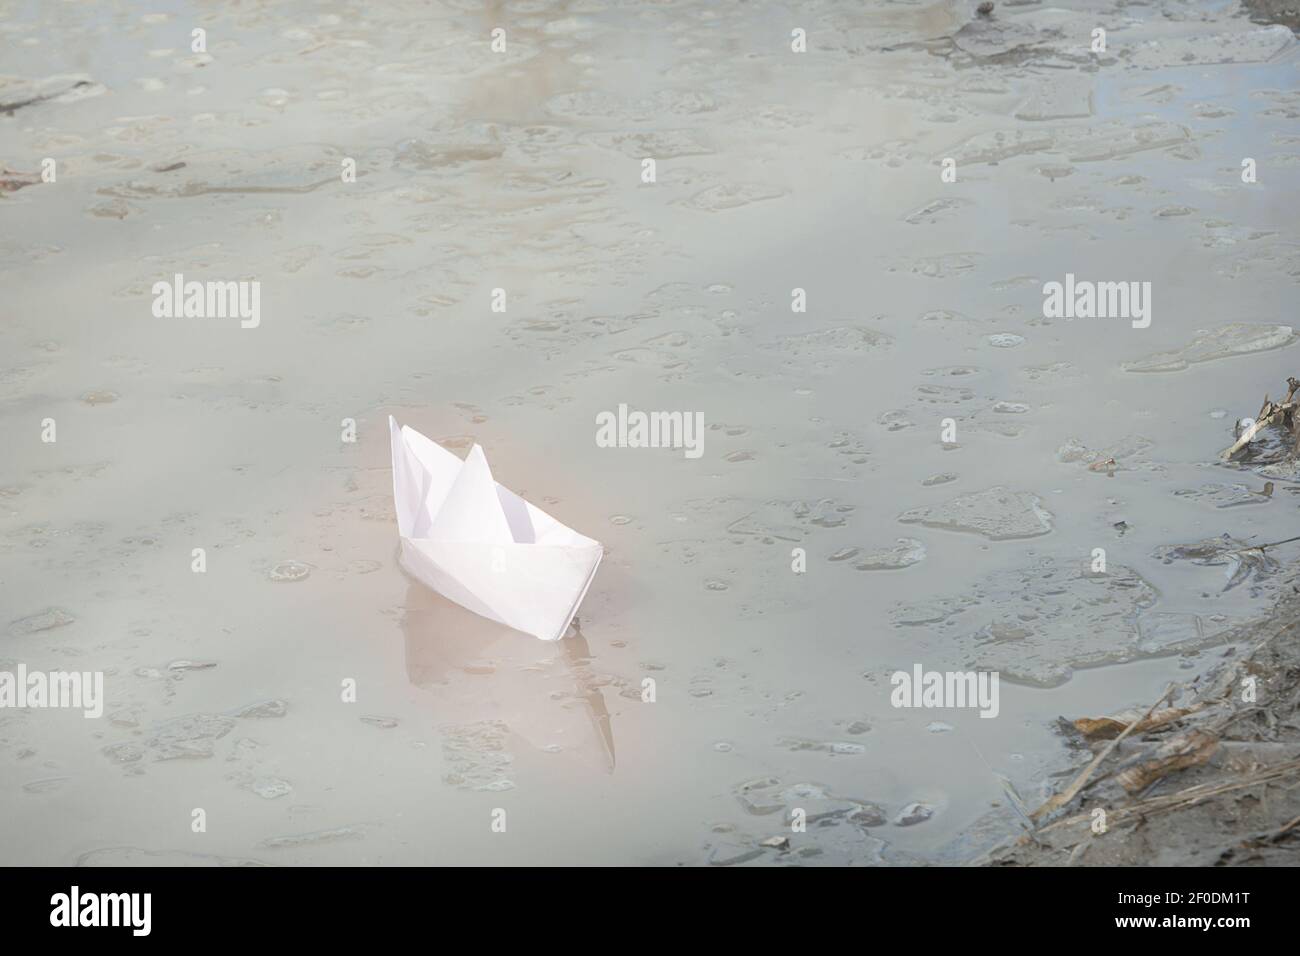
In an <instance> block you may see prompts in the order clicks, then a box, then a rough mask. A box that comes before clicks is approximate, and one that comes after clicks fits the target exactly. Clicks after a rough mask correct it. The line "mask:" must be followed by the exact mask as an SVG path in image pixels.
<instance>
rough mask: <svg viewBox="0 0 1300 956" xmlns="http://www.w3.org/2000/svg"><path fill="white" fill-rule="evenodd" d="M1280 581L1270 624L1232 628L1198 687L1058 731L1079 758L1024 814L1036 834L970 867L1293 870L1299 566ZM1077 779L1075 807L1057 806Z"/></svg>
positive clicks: (1297, 803)
mask: <svg viewBox="0 0 1300 956" xmlns="http://www.w3.org/2000/svg"><path fill="white" fill-rule="evenodd" d="M1282 573H1283V574H1284V575H1285V576H1286V577H1285V580H1284V583H1283V588H1282V591H1281V593H1282V597H1281V598H1280V599H1279V601H1278V603H1277V607H1276V609H1275V613H1274V614H1273V615H1272V616H1271V617H1269V618H1268V619H1266V620H1264V621H1262V622H1256V623H1255V624H1252V625H1247V626H1243V627H1240V628H1238V629H1237V630H1236V631H1234V632H1233V634H1232V636H1231V639H1230V641H1229V642H1228V644H1227V645H1226V646H1225V647H1224V648H1223V649H1222V650H1218V651H1215V652H1214V653H1215V655H1216V656H1217V657H1218V658H1219V661H1218V662H1217V663H1216V664H1215V665H1214V666H1213V667H1211V668H1210V669H1209V670H1208V671H1206V672H1205V673H1203V674H1202V675H1201V676H1200V677H1198V678H1196V679H1195V680H1193V681H1191V682H1189V683H1188V684H1186V685H1182V686H1174V687H1172V688H1171V689H1170V690H1169V691H1168V692H1166V695H1165V696H1164V697H1163V698H1162V699H1161V700H1159V701H1154V702H1151V703H1150V704H1149V705H1146V706H1143V707H1141V708H1140V709H1139V710H1135V711H1133V712H1131V713H1129V712H1126V713H1124V714H1119V715H1112V716H1113V718H1114V719H1109V720H1108V719H1104V718H1103V719H1098V718H1102V715H1089V716H1088V717H1083V716H1081V715H1070V718H1069V719H1068V720H1063V721H1062V729H1063V732H1064V733H1066V734H1067V736H1068V737H1069V738H1070V739H1071V740H1072V741H1073V742H1074V745H1075V746H1077V748H1078V754H1079V761H1078V769H1077V773H1076V771H1071V772H1070V773H1069V774H1067V775H1065V776H1064V777H1063V778H1062V780H1061V785H1060V787H1059V788H1058V790H1057V794H1058V796H1057V797H1055V798H1053V800H1050V801H1048V802H1047V803H1046V804H1044V807H1043V808H1041V809H1039V810H1035V811H1033V812H1027V816H1028V817H1030V818H1031V819H1033V820H1034V822H1035V823H1036V824H1037V829H1036V830H1035V831H1033V832H1032V833H1031V832H1029V828H1028V826H1026V832H1025V834H1024V835H1022V836H1021V837H1019V838H1018V839H1015V840H1014V841H1011V842H1009V843H1007V844H1004V845H1002V846H1000V847H998V848H995V849H994V850H993V851H992V852H990V853H989V854H988V855H987V856H986V857H985V858H983V859H982V860H981V861H980V862H981V863H982V864H983V865H986V866H1060V865H1078V866H1246V865H1294V864H1295V863H1296V862H1297V861H1298V860H1300V786H1297V784H1298V783H1300V712H1298V708H1300V564H1292V565H1291V566H1290V567H1288V568H1287V569H1286V570H1285V571H1283V572H1282ZM1125 731H1127V735H1126V736H1123V737H1122V739H1121V735H1122V734H1123V733H1124V732H1125ZM1117 739H1118V743H1116V740H1117ZM1098 758H1101V759H1100V760H1099V761H1098ZM1094 761H1098V762H1097V763H1096V766H1095V767H1093V766H1091V765H1092V763H1093V762H1094ZM1090 767H1091V770H1092V772H1091V773H1090V774H1088V773H1086V768H1090ZM1081 780H1083V781H1084V782H1083V784H1082V786H1081V787H1080V788H1079V789H1078V790H1077V792H1076V793H1075V796H1074V797H1073V798H1072V799H1069V800H1066V799H1063V798H1062V797H1063V796H1068V795H1069V794H1070V792H1071V791H1072V789H1073V788H1074V786H1075V785H1077V784H1078V783H1079V782H1080V781H1081ZM1043 811H1047V812H1043Z"/></svg>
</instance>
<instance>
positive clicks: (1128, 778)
mask: <svg viewBox="0 0 1300 956" xmlns="http://www.w3.org/2000/svg"><path fill="white" fill-rule="evenodd" d="M1218 749H1219V738H1218V737H1216V736H1214V734H1211V733H1207V732H1206V731H1204V730H1189V731H1187V732H1186V733H1183V734H1179V735H1178V736H1177V737H1174V738H1172V739H1170V740H1167V741H1165V742H1164V743H1163V744H1161V745H1160V746H1159V747H1157V748H1156V749H1155V750H1154V751H1153V752H1152V753H1150V754H1144V755H1142V756H1141V757H1138V758H1137V760H1136V761H1135V762H1134V763H1132V764H1131V765H1129V766H1128V767H1126V768H1125V769H1123V770H1121V771H1120V772H1119V773H1118V774H1116V775H1115V779H1116V780H1118V781H1119V785H1120V786H1121V787H1123V788H1124V789H1125V790H1126V791H1127V792H1128V793H1141V792H1142V791H1143V790H1145V789H1147V787H1149V786H1151V785H1152V784H1153V783H1155V782H1156V781H1157V780H1160V779H1161V778H1162V777H1165V776H1166V775H1168V774H1171V773H1173V772H1174V771H1175V770H1185V769H1187V768H1188V767H1199V766H1200V765H1201V764H1203V763H1205V762H1206V761H1207V760H1209V759H1210V757H1212V756H1213V755H1214V752H1215V751H1216V750H1218Z"/></svg>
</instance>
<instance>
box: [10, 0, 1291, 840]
mask: <svg viewBox="0 0 1300 956" xmlns="http://www.w3.org/2000/svg"><path fill="white" fill-rule="evenodd" d="M970 6H972V7H973V4H972V5H970ZM971 17H972V12H971V10H970V9H968V6H967V5H966V4H947V3H940V4H932V5H920V4H904V3H873V4H870V5H866V6H863V5H858V4H853V5H846V4H839V3H817V4H811V5H807V4H805V5H800V7H799V8H798V9H797V10H795V9H793V8H787V7H785V6H783V5H780V4H747V5H743V6H739V7H731V6H719V5H714V4H706V3H677V4H667V5H649V4H632V3H628V4H617V3H610V4H606V3H599V2H588V3H580V2H579V3H570V4H562V3H545V2H529V3H522V2H521V3H516V4H500V5H492V6H490V7H488V8H486V10H485V9H484V8H482V7H481V6H480V5H479V4H471V3H468V2H462V3H454V4H445V5H435V6H433V7H430V6H429V5H428V4H424V3H418V4H416V3H407V4H401V3H382V4H330V3H310V4H309V3H301V4H292V3H290V4H277V5H252V6H247V7H246V6H228V5H216V6H214V5H211V4H187V3H173V4H158V5H155V6H153V7H142V6H140V5H138V4H127V3H120V4H115V3H86V4H80V5H72V6H70V5H66V4H62V5H58V6H49V7H47V6H44V5H41V6H38V5H32V4H24V3H16V2H7V3H0V28H2V29H3V31H4V34H5V41H6V54H5V59H4V66H3V71H4V74H5V76H4V78H3V83H4V85H3V86H0V102H5V103H16V102H20V101H24V100H30V99H33V98H36V97H47V96H48V98H44V99H41V100H40V101H39V102H35V103H32V104H30V105H27V106H22V107H19V108H16V109H14V110H13V112H12V114H11V115H7V116H0V137H2V140H0V141H2V142H3V144H4V147H5V148H4V151H3V152H4V157H5V158H4V165H5V168H6V170H7V172H6V176H7V177H9V178H10V179H11V180H17V179H20V178H23V177H25V178H26V180H27V181H32V180H39V178H40V176H39V174H40V171H41V165H42V160H43V159H44V158H46V157H50V158H53V159H55V160H56V169H57V179H56V181H55V182H53V183H41V182H39V181H32V184H31V185H27V186H24V187H23V188H12V187H11V188H10V189H9V190H8V191H6V192H5V194H4V198H3V200H0V203H2V204H0V216H2V217H3V222H4V232H3V237H2V242H0V270H2V276H0V280H2V282H3V287H4V289H5V290H6V293H7V294H6V295H5V296H4V298H3V323H0V344H2V348H0V402H2V404H0V428H2V429H3V435H4V445H5V449H6V453H5V455H4V458H3V461H2V462H0V503H2V504H3V511H2V512H0V610H2V611H3V615H2V617H3V620H0V625H3V627H4V628H5V630H4V633H3V635H2V636H0V662H3V664H4V666H5V667H6V668H9V669H12V667H13V666H16V664H17V663H19V662H22V663H25V664H26V665H27V667H28V668H29V669H45V670H53V669H77V670H102V671H104V672H105V673H106V693H107V697H108V700H107V705H106V711H105V716H104V717H103V718H102V719H100V720H98V721H91V720H84V719H83V718H82V717H81V716H80V715H78V714H73V713H68V712H64V711H57V710H40V709H28V710H18V711H14V710H8V711H0V820H3V821H4V823H3V824H0V848H2V849H0V857H2V858H3V860H4V862H8V863H69V862H73V861H82V862H86V863H114V862H145V863H148V862H164V863H186V864H189V863H195V864H199V863H221V862H239V861H260V862H263V863H271V864H294V863H371V864H373V863H439V862H443V863H523V862H539V861H548V862H572V863H586V862H619V863H623V862H628V863H660V864H672V863H687V864H697V863H706V862H711V863H746V862H753V863H761V862H769V863H774V862H795V861H798V862H808V863H817V862H908V861H912V860H940V861H955V860H962V859H965V858H967V857H969V856H970V855H971V854H973V853H974V852H975V851H977V850H979V849H981V848H982V847H983V846H985V845H986V844H987V843H988V842H989V841H991V840H995V839H999V838H1001V837H1002V836H1005V835H1006V834H1008V833H1012V832H1015V829H1016V827H1017V822H1016V821H1017V818H1016V815H1015V813H1014V811H1013V809H1012V808H1011V806H1010V803H1009V799H1008V797H1007V794H1006V787H1007V785H1008V784H1009V785H1010V786H1011V787H1014V789H1015V790H1016V791H1017V792H1018V793H1019V794H1020V795H1021V797H1022V798H1023V799H1024V800H1025V801H1026V802H1027V803H1029V804H1030V805H1033V804H1036V803H1037V802H1038V801H1039V800H1040V799H1041V798H1042V797H1043V796H1044V795H1045V794H1046V793H1047V792H1048V789H1047V788H1050V786H1051V785H1052V783H1053V779H1054V778H1053V774H1057V773H1059V772H1060V771H1061V770H1062V768H1063V767H1065V766H1067V765H1068V764H1069V762H1070V759H1069V755H1068V752H1067V749H1066V742H1065V741H1064V740H1063V739H1062V738H1061V737H1059V736H1057V734H1056V733H1055V731H1054V721H1055V718H1056V717H1057V716H1058V715H1061V714H1070V715H1074V714H1079V713H1088V714H1094V713H1101V712H1106V711H1109V710H1114V709H1118V708H1121V707H1125V706H1130V705H1133V704H1136V703H1140V702H1146V701H1149V700H1150V699H1152V698H1153V697H1154V696H1155V695H1157V694H1158V693H1159V691H1160V689H1161V688H1163V686H1164V685H1165V683H1166V682H1167V681H1169V680H1171V679H1177V678H1179V677H1185V676H1188V675H1189V674H1190V673H1193V672H1195V671H1196V670H1197V669H1199V668H1201V667H1204V666H1205V664H1206V662H1207V660H1208V659H1209V656H1210V655H1212V654H1213V653H1215V652H1214V651H1213V650H1212V648H1213V646H1214V644H1215V642H1216V635H1220V634H1221V633H1222V632H1223V630H1224V629H1225V628H1226V627H1228V626H1229V625H1231V624H1232V623H1234V622H1238V621H1243V620H1246V619H1249V618H1251V617H1252V616H1256V615H1259V614H1261V613H1263V612H1264V611H1265V610H1266V609H1267V607H1268V605H1269V603H1270V596H1271V594H1270V582H1269V580H1268V577H1267V575H1263V576H1259V577H1253V578H1251V579H1250V580H1249V581H1247V582H1246V583H1244V584H1242V585H1240V586H1237V587H1234V588H1232V589H1231V590H1228V591H1224V590H1223V588H1224V586H1225V584H1226V583H1227V580H1228V574H1230V573H1231V570H1232V568H1231V567H1225V566H1224V565H1223V564H1221V563H1220V564H1198V563H1196V562H1195V561H1194V560H1191V559H1185V558H1174V557H1170V556H1169V554H1168V552H1167V551H1166V550H1163V549H1167V548H1169V547H1170V546H1173V545H1181V544H1188V543H1193V542H1197V541H1201V540H1203V539H1206V538H1211V537H1217V536H1219V535H1222V534H1224V533H1229V534H1231V535H1232V536H1234V537H1236V538H1239V539H1243V540H1251V541H1252V542H1253V543H1259V542H1264V541H1271V540H1277V539H1280V538H1284V537H1289V536H1291V535H1293V534H1296V533H1298V532H1300V528H1297V525H1298V524H1300V522H1297V520H1296V519H1297V510H1296V509H1297V504H1300V499H1298V498H1297V494H1296V488H1297V485H1296V484H1295V483H1293V482H1290V483H1289V482H1286V481H1282V480H1278V481H1277V482H1276V486H1277V487H1276V490H1275V491H1274V493H1273V494H1272V496H1271V497H1265V496H1263V495H1261V494H1257V493H1256V492H1258V491H1260V490H1261V489H1262V487H1263V482H1264V479H1263V478H1262V477H1261V476H1259V475H1258V474H1256V473H1255V471H1254V470H1253V469H1252V468H1250V467H1243V466H1237V465H1233V466H1224V465H1220V464H1217V463H1216V457H1217V453H1218V452H1219V451H1220V449H1222V448H1223V447H1225V446H1227V445H1228V444H1229V443H1230V442H1231V441H1232V437H1233V434H1232V424H1233V421H1234V419H1236V418H1237V417H1240V416H1245V415H1250V414H1253V413H1254V412H1255V410H1256V409H1257V408H1258V406H1259V403H1260V400H1261V399H1262V397H1263V395H1262V393H1263V392H1264V391H1269V392H1271V393H1272V394H1273V395H1274V397H1275V398H1276V397H1278V395H1279V393H1280V392H1281V390H1282V387H1283V383H1284V382H1285V379H1286V377H1287V376H1288V375H1290V374H1295V373H1296V371H1297V370H1296V365H1295V362H1296V358H1295V356H1296V354H1297V353H1296V351H1295V350H1294V348H1293V347H1292V334H1291V332H1290V331H1289V329H1286V330H1278V328H1277V327H1278V326H1289V325H1290V324H1291V323H1292V321H1293V319H1292V317H1291V316H1292V313H1293V311H1294V310H1293V308H1292V307H1291V304H1292V302H1293V301H1294V290H1295V281H1296V277H1297V275H1300V236H1298V235H1297V230H1296V222H1297V216H1296V212H1297V202H1296V196H1297V192H1296V189H1297V183H1298V180H1300V127H1298V126H1297V123H1296V119H1297V117H1300V94H1297V93H1296V92H1295V90H1296V87H1297V84H1296V79H1297V64H1298V63H1300V60H1298V59H1297V54H1296V51H1295V43H1294V40H1293V38H1292V36H1291V34H1290V32H1289V31H1287V30H1285V29H1284V28H1281V27H1269V26H1266V25H1261V24H1257V23H1252V22H1251V21H1249V20H1247V19H1245V18H1242V17H1239V16H1238V15H1237V11H1236V9H1235V8H1234V7H1233V6H1232V5H1230V4H1223V3H1215V4H1194V5H1192V6H1190V7H1189V6H1188V5H1186V4H1172V5H1168V6H1167V7H1161V6H1150V7H1138V8H1134V7H1125V8H1124V9H1123V10H1120V9H1118V8H1116V7H1113V6H1110V5H1107V4H1092V3H1079V4H1072V5H1071V7H1070V9H1069V10H1067V9H1064V8H1050V7H1048V6H1046V5H1041V4H1020V5H1014V6H1009V7H1002V6H999V8H998V10H997V11H996V14H995V17H994V19H993V21H992V22H991V23H976V24H974V25H970V24H971ZM498 26H500V27H503V28H504V29H505V30H506V38H507V46H506V51H505V52H504V53H494V52H492V50H491V49H490V47H489V43H490V35H491V31H492V29H493V28H495V27H498ZM1097 26H1102V27H1104V28H1106V30H1107V51H1106V52H1104V53H1100V54H1094V53H1093V52H1092V51H1091V50H1090V49H1089V43H1090V42H1091V33H1092V30H1093V29H1094V28H1095V27H1097ZM196 27H202V28H203V29H205V30H206V31H207V53H206V54H197V53H194V52H192V50H191V48H190V43H191V31H192V30H193V29H194V28H196ZM795 28H802V29H804V30H806V31H807V36H808V52H806V53H802V54H796V53H793V52H791V49H790V33H791V30H792V29H795ZM647 157H649V158H654V159H655V160H656V164H657V165H656V181H655V182H654V183H652V184H651V183H644V182H642V162H641V161H642V159H644V158H647ZM1246 157H1250V158H1253V159H1254V160H1255V161H1256V166H1257V182H1255V183H1253V184H1249V185H1248V184H1244V183H1243V182H1242V179H1241V168H1242V160H1243V159H1244V158H1246ZM349 158H350V159H353V160H355V162H356V170H357V178H356V181H355V182H350V183H347V182H343V181H342V177H341V176H340V170H341V168H342V164H343V163H344V161H345V159H349ZM945 158H952V159H953V160H954V161H955V171H956V181H955V182H944V181H942V180H941V176H940V173H941V168H942V166H941V164H942V161H943V159H945ZM177 272H181V273H183V274H184V275H185V276H186V278H187V279H198V280H200V281H206V280H217V281H236V280H241V279H247V280H257V281H259V282H260V283H261V296H262V299H261V305H262V314H261V321H260V325H258V327H257V328H255V329H242V328H240V324H239V321H238V320H237V319H197V318H190V319H185V318H175V319H173V318H156V317H154V315H153V313H152V311H151V306H152V295H151V286H152V284H153V283H154V282H156V281H158V280H160V279H170V277H171V276H172V275H173V274H174V273H177ZM1067 273H1072V274H1074V275H1075V276H1076V277H1077V278H1079V279H1082V280H1093V281H1139V282H1150V283H1151V288H1152V314H1151V317H1152V321H1151V324H1150V327H1149V328H1133V327H1132V324H1131V322H1130V321H1129V320H1128V319H1126V318H1106V319H1100V318H1099V319H1087V318H1078V319H1073V320H1069V319H1048V318H1044V316H1043V294H1042V287H1043V284H1044V283H1045V282H1050V281H1060V282H1064V281H1065V276H1066V274H1067ZM497 288H501V289H505V290H506V292H507V307H506V311H505V312H504V313H499V312H493V311H492V309H491V307H490V306H491V297H492V290H494V289H497ZM796 288H799V289H803V290H805V292H806V296H807V311H806V312H793V311H792V309H791V296H792V290H793V289H796ZM620 403H626V404H628V405H629V406H631V407H632V408H633V409H644V410H679V411H690V412H694V411H699V412H701V413H703V415H704V420H705V423H706V432H705V440H704V454H703V456H702V457H701V458H699V459H695V460H692V459H689V458H687V457H686V456H685V455H683V454H682V453H681V452H680V451H675V450H668V449H664V450H652V449H629V448H623V449H605V448H599V447H597V446H596V444H595V442H594V440H593V436H594V432H595V427H594V422H595V416H596V415H597V414H598V413H599V412H602V411H612V410H614V409H616V408H617V406H618V405H619V404H620ZM389 414H393V415H396V416H397V417H398V419H399V420H400V421H402V422H403V423H405V424H410V425H412V426H414V427H416V428H418V429H420V430H421V431H423V432H425V433H426V434H428V435H430V436H431V437H433V438H435V439H437V440H439V441H441V442H442V443H443V444H444V445H446V446H447V447H450V448H452V449H454V450H456V451H457V452H458V453H460V454H464V453H465V452H466V451H467V450H468V448H469V446H470V445H471V444H472V443H473V442H478V443H480V444H481V445H482V446H483V447H484V448H485V449H486V451H487V454H488V457H489V460H490V462H491V464H492V467H493V470H494V473H495V475H496V476H497V478H498V479H499V480H500V481H502V482H503V483H505V484H507V485H508V486H510V487H512V488H514V489H515V490H517V491H518V492H520V493H521V494H524V495H525V496H527V497H529V498H530V499H531V500H534V501H536V502H537V503H538V504H539V505H541V506H542V507H544V508H546V509H547V510H548V511H550V512H552V513H553V514H555V515H556V516H557V517H559V518H560V519H561V520H563V521H565V522H566V523H568V524H570V525H572V526H573V527H575V528H576V529H578V530H580V531H582V532H583V533H585V534H588V535H590V536H592V537H595V538H598V539H600V540H601V541H602V542H604V543H605V545H606V547H607V555H606V559H605V563H604V564H603V565H602V567H601V570H600V573H599V575H598V577H597V579H596V582H595V584H594V585H593V587H592V589H591V591H590V593H589V594H588V597H587V599H586V602H585V604H584V606H583V608H582V611H581V614H580V633H579V634H575V635H574V636H572V637H570V638H569V639H567V640H565V641H564V642H562V643H560V644H558V645H552V644H546V643H542V642H539V641H536V640H534V639H532V638H529V637H524V636H520V635H518V634H515V633H513V632H509V631H503V630H502V629H500V628H499V627H495V626H493V625H491V624H490V623H488V622H485V621H482V620H480V619H478V618H475V617H474V616H472V615H469V614H467V613H466V612H464V611H461V610H460V609H459V608H457V607H455V606H453V605H450V604H448V603H447V602H445V601H443V600H442V599H440V598H438V597H437V596H435V595H433V594H431V593H429V592H427V591H425V590H424V589H423V588H421V587H420V586H419V585H416V584H413V583H411V582H410V581H408V580H407V579H406V578H405V577H404V576H403V574H402V573H401V571H400V570H399V569H398V567H397V564H396V560H395V545H396V539H395V536H396V528H395V524H394V518H393V510H392V502H391V484H390V474H389V465H388V427H387V420H386V419H387V416H388V415H389ZM47 418H52V419H54V420H55V422H56V423H57V441H55V442H53V443H46V442H42V441H41V433H42V421H43V420H44V419H47ZM345 418H352V419H355V420H356V422H357V441H356V442H355V443H347V442H342V441H340V436H341V431H342V428H341V422H342V420H343V419H345ZM945 419H952V420H953V422H954V424H955V429H956V430H955V435H953V436H947V437H952V438H954V439H955V440H952V441H947V442H945V441H943V440H942V438H944V437H945V436H944V435H943V433H942V428H943V423H944V420H945ZM1111 458H1113V459H1115V464H1114V466H1113V467H1109V468H1100V469H1097V468H1093V467H1091V466H1092V465H1093V464H1095V463H1096V462H1099V461H1101V462H1104V461H1106V460H1108V459H1111ZM1121 522H1122V524H1121ZM1291 547H1292V549H1293V550H1291V551H1286V550H1285V549H1280V550H1279V554H1278V556H1279V558H1294V557H1295V556H1296V553H1295V551H1294V546H1291ZM195 548H203V549H205V551H206V560H207V570H206V572H205V573H202V574H197V573H194V572H193V571H192V560H193V558H192V553H193V549H195ZM1097 548H1103V549H1105V551H1106V556H1107V561H1108V569H1107V573H1106V574H1104V575H1098V574H1094V573H1092V571H1091V561H1092V555H1093V552H1094V549H1097ZM794 549H802V550H803V553H804V555H805V556H806V561H807V568H806V572H805V573H799V574H796V573H794V572H793V571H792V561H793V560H794V558H793V552H794ZM51 612H52V613H51ZM915 663H921V664H922V665H924V666H925V667H926V668H930V669H963V668H968V667H980V668H992V669H997V670H999V671H1000V672H1001V673H1002V675H1003V683H1002V693H1001V707H1000V713H999V715H998V717H997V718H996V719H991V720H984V719H980V718H979V717H978V716H977V714H976V713H975V712H973V711H952V710H946V711H927V710H897V709H894V708H892V707H891V706H890V704H889V690H890V686H889V674H890V673H891V672H892V671H894V670H895V669H900V668H901V669H907V670H910V669H911V667H912V666H913V664H915ZM646 678H653V680H654V681H655V688H656V700H655V702H654V703H653V704H650V703H644V702H643V701H642V688H643V681H644V680H645V679H646ZM345 681H351V682H355V686H356V702H355V703H345V702H343V701H342V700H341V696H342V687H343V684H344V682H345ZM1004 781H1005V782H1004ZM794 807H800V808H803V809H805V810H806V811H807V813H808V815H809V818H810V819H811V820H813V821H814V824H813V825H812V826H810V828H809V832H808V833H807V834H795V835H793V836H792V842H791V849H790V850H789V851H788V852H781V851H778V850H776V849H763V848H761V847H760V846H758V841H760V840H763V839H765V838H768V837H771V836H773V835H778V834H781V833H785V832H788V827H787V826H786V825H785V824H784V823H783V818H784V816H785V814H787V813H788V811H789V810H790V809H791V808H794ZM196 808H201V809H203V810H204V811H205V814H206V819H207V830H206V832H202V833H196V832H193V828H192V818H193V811H194V810H195V809H196ZM498 808H499V809H503V810H505V812H506V832H505V833H504V834H503V833H495V832H493V830H492V823H493V819H494V818H493V812H494V810H496V809H498Z"/></svg>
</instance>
